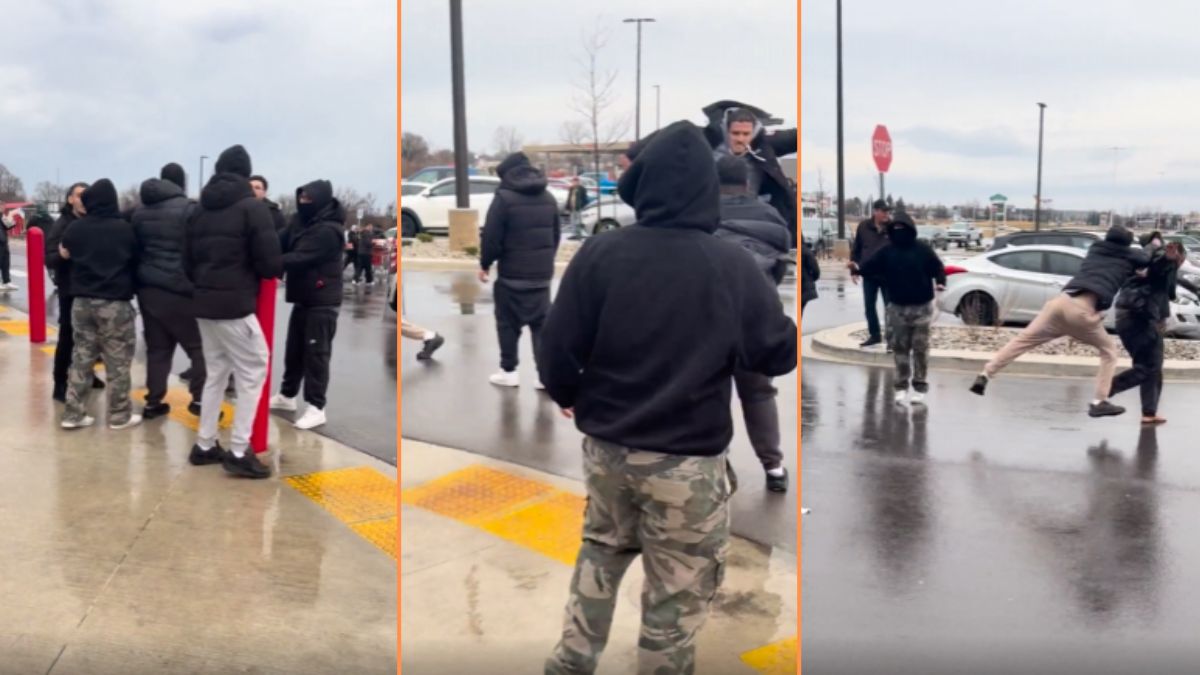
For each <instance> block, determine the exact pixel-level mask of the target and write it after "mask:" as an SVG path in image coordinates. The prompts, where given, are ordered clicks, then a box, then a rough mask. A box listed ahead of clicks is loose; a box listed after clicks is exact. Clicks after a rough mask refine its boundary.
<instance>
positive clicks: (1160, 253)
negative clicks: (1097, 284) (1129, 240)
mask: <svg viewBox="0 0 1200 675" xmlns="http://www.w3.org/2000/svg"><path fill="white" fill-rule="evenodd" d="M1178 275H1179V265H1177V264H1175V263H1174V262H1171V261H1170V260H1168V259H1167V255H1166V251H1164V250H1163V249H1162V248H1158V249H1156V250H1154V251H1153V252H1152V253H1151V254H1150V267H1149V269H1148V270H1147V271H1146V276H1144V277H1140V276H1137V275H1134V276H1132V277H1130V278H1129V281H1128V282H1126V283H1125V286H1124V287H1122V288H1121V293H1120V295H1118V296H1117V300H1116V307H1117V311H1118V312H1125V313H1127V314H1129V315H1132V316H1134V317H1137V318H1139V319H1142V320H1145V321H1150V322H1154V323H1157V322H1159V321H1162V320H1164V319H1167V318H1168V317H1170V316H1171V301H1172V300H1175V297H1176V287H1177V280H1178Z"/></svg>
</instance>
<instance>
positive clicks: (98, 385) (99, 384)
mask: <svg viewBox="0 0 1200 675" xmlns="http://www.w3.org/2000/svg"><path fill="white" fill-rule="evenodd" d="M103 388H104V380H102V379H100V378H98V377H93V378H92V389H103Z"/></svg>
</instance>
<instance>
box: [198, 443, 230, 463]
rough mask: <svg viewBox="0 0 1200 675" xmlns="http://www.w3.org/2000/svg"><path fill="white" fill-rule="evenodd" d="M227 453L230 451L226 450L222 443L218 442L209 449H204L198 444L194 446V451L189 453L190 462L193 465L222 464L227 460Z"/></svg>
mask: <svg viewBox="0 0 1200 675" xmlns="http://www.w3.org/2000/svg"><path fill="white" fill-rule="evenodd" d="M227 454H229V453H227V452H225V449H224V448H222V447H221V444H220V443H217V444H216V445H214V446H212V447H211V448H209V449H208V450H202V449H201V448H200V446H199V445H198V444H197V445H193V446H192V452H191V454H189V455H188V462H189V463H190V464H191V465H192V466H207V465H209V464H220V463H222V462H224V461H225V455H227Z"/></svg>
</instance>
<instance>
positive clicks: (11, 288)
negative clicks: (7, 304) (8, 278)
mask: <svg viewBox="0 0 1200 675" xmlns="http://www.w3.org/2000/svg"><path fill="white" fill-rule="evenodd" d="M20 289H21V287H20V286H18V285H16V284H14V283H12V282H9V283H7V284H0V291H17V290H20Z"/></svg>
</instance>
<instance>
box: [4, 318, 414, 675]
mask: <svg viewBox="0 0 1200 675" xmlns="http://www.w3.org/2000/svg"><path fill="white" fill-rule="evenodd" d="M27 330H28V327H27V323H26V317H24V316H23V315H21V314H20V313H18V312H15V311H13V310H10V309H8V308H0V382H3V383H4V385H5V395H4V400H3V405H0V439H2V440H0V540H2V541H4V542H5V546H4V547H3V548H2V549H0V569H2V570H3V573H2V574H0V597H3V598H4V601H3V603H0V674H2V675H10V674H11V675H17V674H20V675H26V674H28V673H38V674H41V673H48V674H51V675H68V674H77V675H117V674H118V673H120V674H124V675H140V674H141V673H158V674H168V673H212V674H214V675H215V674H218V673H219V674H222V675H223V674H226V673H279V674H282V673H305V674H308V673H311V674H313V675H315V674H317V673H356V674H357V673H371V674H374V673H380V674H383V673H394V672H395V669H396V647H397V640H396V621H397V615H396V567H395V563H396V560H395V557H394V556H395V544H396V522H397V521H396V516H397V513H396V503H397V494H396V480H395V475H396V474H395V470H394V468H392V467H390V466H389V465H387V464H385V463H383V462H381V461H378V460H375V459H373V458H371V457H369V456H367V455H364V454H362V453H359V452H357V451H354V450H351V449H349V448H347V447H345V446H343V445H340V444H338V443H336V442H334V441H331V440H329V439H326V438H324V437H321V436H318V435H315V434H312V433H306V432H298V431H296V430H295V429H293V428H292V427H291V426H290V425H289V424H287V423H286V422H283V423H281V422H280V421H279V420H278V419H276V418H272V422H271V425H272V428H271V447H272V448H273V449H274V450H273V452H272V453H271V456H270V460H269V463H270V464H271V465H272V466H273V468H274V470H275V476H274V477H272V478H271V479H270V480H265V481H243V480H237V479H233V478H230V477H228V476H226V475H225V474H224V472H223V471H222V470H221V468H220V467H211V466H210V467H200V468H197V467H193V466H190V465H189V464H188V463H187V455H188V451H189V449H190V447H191V444H192V442H193V438H194V432H193V428H194V426H195V419H194V418H191V417H190V416H189V415H187V414H186V413H185V412H182V411H177V412H176V413H175V414H173V415H172V416H171V417H168V418H162V419H158V420H154V421H151V422H148V423H145V424H143V425H142V426H139V427H137V428H134V429H132V430H127V431H119V432H118V431H111V430H109V429H108V428H107V427H106V426H104V425H103V424H102V423H103V418H104V415H103V411H104V396H103V392H96V394H98V395H94V396H93V397H92V403H91V407H92V410H93V414H95V415H96V416H97V419H98V424H97V425H96V426H95V427H92V428H89V429H85V430H81V431H75V432H64V431H61V430H60V429H59V428H58V424H57V423H58V418H59V415H60V414H61V407H62V406H61V405H58V404H55V403H54V402H53V401H52V400H51V398H50V394H51V391H50V390H51V376H50V373H51V369H52V365H53V364H52V361H53V357H52V356H51V354H50V353H48V352H51V351H52V345H50V346H49V347H51V348H50V349H44V348H41V347H38V346H34V345H31V344H30V343H29V341H28V337H26V335H27ZM53 339H54V336H53V333H51V340H53ZM133 381H134V383H135V386H137V385H138V384H140V383H141V382H142V381H143V374H142V373H141V372H140V368H135V372H134V376H133ZM172 396H173V397H175V398H176V399H177V400H179V401H182V402H183V403H186V401H187V399H188V397H187V394H186V391H185V389H184V388H183V387H182V386H181V384H180V383H179V382H173V383H172ZM280 451H282V452H280Z"/></svg>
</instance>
